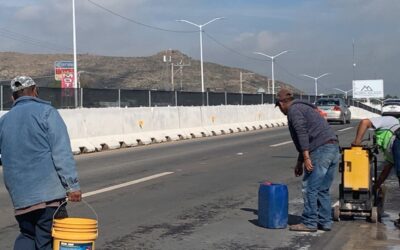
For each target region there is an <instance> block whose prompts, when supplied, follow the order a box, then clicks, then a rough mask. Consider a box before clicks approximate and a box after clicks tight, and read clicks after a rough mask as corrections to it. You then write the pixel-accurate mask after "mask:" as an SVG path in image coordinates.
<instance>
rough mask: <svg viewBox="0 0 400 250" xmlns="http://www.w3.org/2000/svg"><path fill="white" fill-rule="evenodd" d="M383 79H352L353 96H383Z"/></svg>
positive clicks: (359, 97)
mask: <svg viewBox="0 0 400 250" xmlns="http://www.w3.org/2000/svg"><path fill="white" fill-rule="evenodd" d="M383 97H384V93H383V80H355V81H353V98H354V99H362V98H383Z"/></svg>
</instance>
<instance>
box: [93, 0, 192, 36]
mask: <svg viewBox="0 0 400 250" xmlns="http://www.w3.org/2000/svg"><path fill="white" fill-rule="evenodd" d="M87 1H88V2H89V3H91V4H93V5H94V6H96V7H98V8H100V9H102V10H104V11H106V12H108V13H110V14H112V15H114V16H118V17H120V18H122V19H125V20H127V21H129V22H131V23H134V24H137V25H141V26H144V27H147V28H150V29H155V30H161V31H167V32H174V33H196V32H198V31H193V30H170V29H164V28H160V27H156V26H152V25H149V24H145V23H142V22H139V21H136V20H133V19H132V18H129V17H126V16H123V15H121V14H118V13H117V12H115V11H112V10H110V9H108V8H106V7H104V6H103V5H100V4H98V3H96V2H93V1H91V0H87Z"/></svg>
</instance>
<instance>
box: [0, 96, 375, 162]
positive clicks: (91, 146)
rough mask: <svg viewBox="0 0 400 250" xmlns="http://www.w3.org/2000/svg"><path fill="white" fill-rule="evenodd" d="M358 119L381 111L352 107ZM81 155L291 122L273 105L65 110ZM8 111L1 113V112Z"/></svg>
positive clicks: (353, 113) (73, 143) (73, 141)
mask: <svg viewBox="0 0 400 250" xmlns="http://www.w3.org/2000/svg"><path fill="white" fill-rule="evenodd" d="M350 110H351V112H352V119H363V118H369V117H376V116H379V115H377V114H374V113H371V112H368V111H365V110H363V109H360V108H357V107H350ZM59 112H60V114H61V116H62V117H63V119H64V121H65V123H66V125H67V128H68V132H69V135H70V139H71V147H72V150H73V152H74V153H75V154H79V153H85V152H94V151H101V150H105V149H116V148H120V147H131V146H137V145H141V144H149V143H156V142H164V141H173V140H181V139H190V138H196V137H206V136H213V135H221V134H229V133H236V132H243V131H251V130H257V129H263V128H270V127H280V126H286V125H287V119H286V116H284V115H283V114H282V113H281V112H280V111H279V110H277V109H275V108H274V105H272V104H265V105H251V106H208V107H206V106H204V107H157V108H154V107H140V108H91V109H85V108H83V109H68V110H59ZM5 113H6V112H4V111H3V112H0V115H3V114H5Z"/></svg>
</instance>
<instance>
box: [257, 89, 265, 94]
mask: <svg viewBox="0 0 400 250" xmlns="http://www.w3.org/2000/svg"><path fill="white" fill-rule="evenodd" d="M257 93H265V89H263V88H259V89H257Z"/></svg>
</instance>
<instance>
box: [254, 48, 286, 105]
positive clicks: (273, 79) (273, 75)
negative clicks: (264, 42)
mask: <svg viewBox="0 0 400 250" xmlns="http://www.w3.org/2000/svg"><path fill="white" fill-rule="evenodd" d="M287 52H288V50H285V51H282V52H281V53H279V54H276V55H275V56H270V55H267V54H264V53H261V52H254V54H258V55H262V56H266V57H268V58H269V59H271V62H272V69H271V71H272V102H273V103H274V97H275V73H274V61H275V58H277V57H278V56H280V55H282V54H285V53H287Z"/></svg>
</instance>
